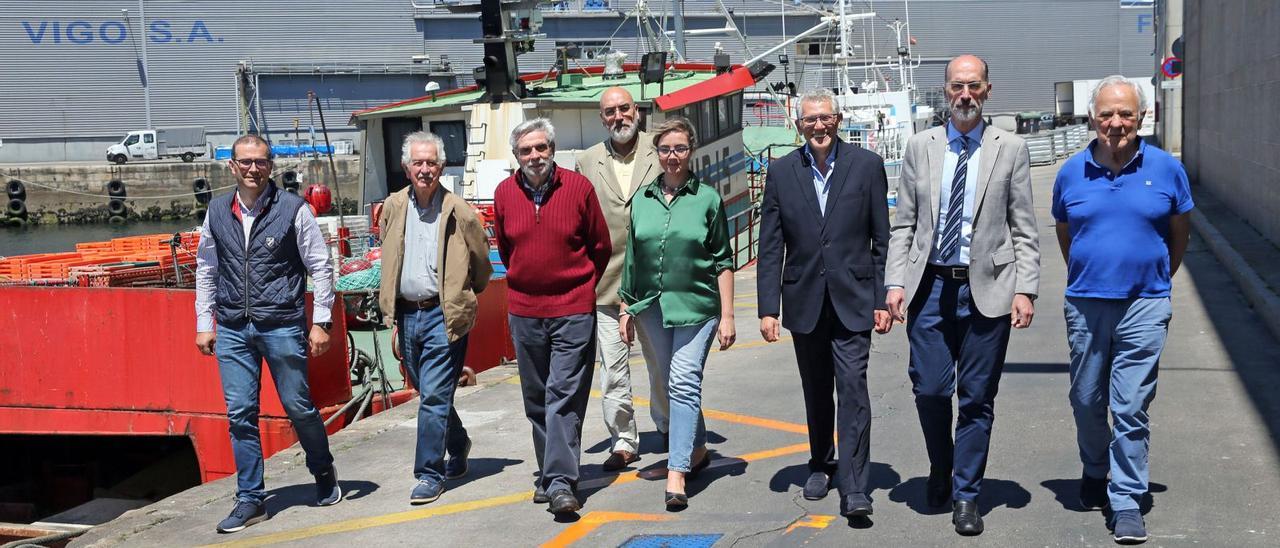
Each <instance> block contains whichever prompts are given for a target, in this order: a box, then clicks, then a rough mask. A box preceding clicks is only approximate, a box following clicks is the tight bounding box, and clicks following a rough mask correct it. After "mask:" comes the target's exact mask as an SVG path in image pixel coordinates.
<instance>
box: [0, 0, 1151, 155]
mask: <svg viewBox="0 0 1280 548" xmlns="http://www.w3.org/2000/svg"><path fill="white" fill-rule="evenodd" d="M145 1H146V16H147V21H148V28H149V32H148V33H147V35H148V38H149V42H148V57H149V68H150V71H149V73H150V77H151V98H152V113H153V123H154V125H156V126H170V125H204V126H206V127H207V128H209V130H210V132H211V133H219V132H232V131H235V129H236V124H237V112H238V111H237V93H236V76H235V75H236V66H237V64H238V63H239V62H241V61H251V62H253V63H255V65H257V64H283V63H288V64H294V65H297V64H316V65H320V66H323V65H325V64H327V63H360V64H363V65H364V68H362V69H361V75H360V76H354V75H343V76H323V77H321V76H309V77H308V76H305V75H298V74H295V75H293V76H288V77H281V76H272V77H264V82H266V83H264V86H263V94H264V97H263V98H264V110H267V111H269V112H267V118H268V124H269V127H270V128H271V129H273V130H276V129H280V130H283V129H286V127H285V126H289V127H291V126H292V120H291V119H292V118H295V117H299V116H304V117H305V116H306V114H305V109H304V108H303V107H301V106H300V104H301V103H303V102H304V101H305V90H306V89H315V90H316V91H317V93H319V94H320V95H321V96H322V97H323V98H325V100H326V103H325V105H326V109H327V110H326V114H327V116H326V121H327V122H328V123H329V124H330V126H331V128H332V127H335V126H336V127H343V126H345V125H346V121H347V120H346V118H347V114H348V113H349V112H350V110H352V109H358V108H364V107H365V106H369V105H372V104H378V103H383V102H388V101H392V100H396V99H401V98H405V97H410V96H417V95H421V91H420V90H421V89H422V88H421V83H422V82H423V81H425V78H426V76H424V75H417V76H412V77H405V76H404V75H394V74H389V75H379V74H377V72H376V71H369V69H368V65H369V64H388V65H393V66H397V67H402V68H403V67H405V66H406V65H408V64H409V61H410V57H411V56H412V55H415V54H421V53H426V54H429V55H430V56H431V58H432V61H433V63H436V64H438V62H439V60H441V58H442V57H447V59H448V60H449V62H450V65H451V69H452V70H453V71H454V72H456V73H458V75H459V77H458V81H459V83H460V84H466V83H469V82H470V79H471V78H470V73H471V68H472V67H475V66H478V65H479V64H480V57H481V52H482V48H481V47H480V46H479V45H477V44H474V43H472V40H473V39H474V38H476V37H477V36H478V35H479V29H480V26H479V23H478V21H477V19H476V17H475V15H443V14H442V15H435V14H431V13H430V12H431V11H434V10H420V9H415V8H414V7H413V6H412V5H411V3H410V1H409V0H362V1H350V0H344V1H333V0H220V1H217V2H211V1H184V0H145ZM418 2H419V4H424V3H427V2H426V0H418ZM580 3H581V2H580V1H578V2H570V3H569V5H570V6H576V5H578V4H580ZM784 3H786V4H788V6H787V7H786V14H787V16H786V18H785V20H786V21H785V25H786V28H785V30H786V33H785V34H787V35H794V34H796V33H798V32H800V31H802V30H805V29H807V28H809V27H810V26H811V25H813V24H814V23H815V22H816V18H815V17H813V16H812V15H806V14H807V13H808V12H807V7H806V6H819V5H822V4H825V5H827V6H828V7H829V6H830V5H831V4H833V2H830V1H828V2H804V5H802V6H796V5H794V4H792V3H791V2H784ZM650 4H651V9H655V10H661V9H667V8H666V7H665V6H664V4H665V3H663V2H650ZM725 4H726V6H728V7H729V8H730V9H732V10H733V11H734V19H735V22H736V24H737V26H738V27H739V29H741V30H742V31H743V32H744V33H745V34H746V35H747V45H748V47H749V48H750V49H751V50H752V51H756V52H758V51H762V50H764V49H767V48H768V47H770V46H772V45H774V44H776V43H778V41H780V40H781V37H782V36H783V35H784V32H783V18H782V17H781V11H782V10H783V7H782V6H781V5H780V4H779V3H776V2H771V1H748V0H727V1H726V2H725ZM632 5H634V2H621V1H615V2H611V8H613V9H614V10H615V11H614V12H604V13H599V12H597V13H592V14H583V13H578V12H551V11H548V12H545V20H546V23H545V26H544V28H543V31H544V32H545V33H546V34H547V35H548V38H547V40H546V41H544V42H540V43H539V44H538V48H537V50H536V51H534V52H531V53H529V54H526V55H524V56H522V57H521V58H520V66H521V69H522V70H544V69H546V68H548V67H550V66H551V65H552V63H553V62H554V42H555V41H564V40H580V41H600V40H606V39H608V38H610V37H611V36H612V37H614V39H615V42H614V44H615V46H617V47H619V48H621V49H623V50H624V51H628V52H629V53H631V55H632V57H631V60H638V58H639V53H640V51H641V49H642V48H641V47H640V44H639V39H638V38H637V32H636V26H635V24H634V19H632V20H631V21H630V22H626V21H624V20H623V18H622V17H621V15H619V13H618V11H619V10H620V11H625V10H627V9H629V8H630V7H631V6H632ZM138 6H139V2H138V1H137V0H92V1H89V0H60V1H58V2H31V1H11V0H3V1H0V28H3V29H4V32H0V52H3V58H4V60H3V62H0V97H3V101H0V139H17V138H23V137H49V138H62V137H84V136H116V135H120V134H122V133H123V132H125V131H127V130H131V129H137V128H140V127H141V126H142V125H144V120H143V118H144V117H143V98H142V91H141V86H140V82H139V77H138V72H137V69H136V65H135V59H136V57H137V54H136V53H135V52H136V51H137V50H136V48H137V44H136V40H135V39H136V38H137V35H138V33H137V32H134V31H136V29H137V28H138V13H137V11H138ZM850 6H851V7H850V10H851V11H859V12H861V11H869V10H874V11H875V12H877V14H878V16H877V18H876V19H873V20H870V21H867V22H864V23H862V24H861V28H862V29H863V30H864V31H865V35H866V38H865V44H866V45H865V47H864V48H861V49H855V50H854V52H855V55H860V54H861V53H860V52H865V51H870V50H874V52H875V54H876V56H877V57H880V58H884V57H886V56H891V55H894V35H893V33H892V32H891V31H890V30H889V28H888V27H887V26H886V25H887V23H888V22H890V21H892V20H893V19H895V18H905V11H906V10H905V8H906V7H908V5H907V4H904V2H902V1H900V0H899V1H874V2H871V1H863V2H851V3H850ZM909 8H910V21H911V24H912V27H911V35H913V36H915V37H916V38H917V40H918V42H919V43H918V44H917V45H916V46H915V47H914V53H915V55H917V56H920V57H923V58H924V59H925V62H924V64H923V65H922V66H921V67H920V69H918V70H917V71H916V74H915V79H916V83H917V86H918V87H919V88H921V89H930V88H934V87H937V86H939V85H940V83H941V80H942V66H943V64H944V62H945V59H946V58H947V57H950V56H952V55H955V54H957V53H961V52H973V53H977V54H979V55H982V56H984V57H985V58H986V59H988V60H989V61H990V64H991V67H992V81H993V83H994V86H995V87H994V92H993V96H992V98H991V101H990V103H989V110H991V111H1003V112H1009V111H1019V110H1029V109H1030V110H1051V109H1052V108H1053V105H1054V103H1053V83H1054V82H1056V81H1062V80H1072V79H1082V78H1098V77H1102V76H1105V75H1108V74H1112V73H1117V72H1122V73H1125V74H1127V75H1131V76H1145V75H1147V74H1150V73H1151V72H1152V70H1153V67H1154V65H1155V62H1156V61H1155V60H1154V59H1153V57H1152V49H1153V43H1154V38H1153V34H1152V27H1151V10H1150V9H1122V8H1121V7H1120V2H1119V0H915V1H912V2H910V3H909ZM122 9H128V10H129V17H130V19H129V23H130V24H129V25H128V27H127V30H126V25H125V22H124V19H122V17H121V10H122ZM684 9H685V13H686V17H687V19H688V21H687V23H686V28H689V29H699V28H719V27H723V26H724V20H723V19H722V18H720V17H719V16H718V15H717V13H718V12H717V11H716V9H717V8H716V2H714V1H701V0H690V1H686V2H685V3H684ZM655 15H657V16H659V17H660V16H662V15H663V14H662V13H661V11H659V12H657V13H655ZM873 35H874V36H873ZM424 37H425V40H424ZM717 42H719V43H721V44H722V45H723V46H724V48H725V49H726V50H727V51H728V52H729V53H730V54H731V56H732V59H733V60H734V62H741V61H742V60H744V59H746V58H747V57H748V55H747V54H746V51H745V50H744V48H743V47H742V45H741V44H739V42H738V41H737V39H736V38H731V37H729V36H723V35H720V36H700V37H690V38H688V45H687V51H688V56H689V58H690V59H696V60H708V59H710V58H711V55H712V53H713V52H714V46H715V44H716V43H717ZM862 42H863V40H862V39H861V38H860V39H859V43H862ZM788 53H789V54H790V56H791V59H792V64H791V65H790V66H789V67H788V70H787V71H786V72H787V74H789V75H790V77H791V79H792V80H793V81H797V82H798V83H799V84H800V85H801V87H809V86H817V85H831V83H832V82H833V79H832V77H831V74H830V73H829V72H822V71H819V70H817V67H816V66H815V65H812V64H808V65H806V64H804V62H803V60H802V59H800V58H798V56H797V55H796V51H795V50H794V49H790V50H788ZM769 60H770V61H771V62H776V60H777V56H776V55H772V56H770V59H769ZM424 70H425V69H424ZM870 77H872V78H876V77H878V78H884V79H888V80H890V81H893V82H894V83H895V85H896V80H897V74H896V72H894V73H888V72H885V73H883V74H881V75H878V76H876V75H872V76H870ZM783 78H784V74H783V70H782V67H779V68H778V69H777V70H776V71H775V72H774V73H773V74H772V75H771V76H770V81H781V80H782V79H783ZM859 78H861V76H860V77H859ZM291 94H292V95H299V97H293V96H292V95H291ZM291 110H292V111H293V112H290V111H291ZM303 123H304V124H306V123H307V120H303Z"/></svg>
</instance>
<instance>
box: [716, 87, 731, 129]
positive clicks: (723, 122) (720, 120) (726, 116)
mask: <svg viewBox="0 0 1280 548" xmlns="http://www.w3.org/2000/svg"><path fill="white" fill-rule="evenodd" d="M716 103H717V104H716V138H720V137H723V136H725V135H728V134H730V133H733V119H732V118H730V115H731V114H732V109H731V108H729V98H728V97H720V98H719V99H716Z"/></svg>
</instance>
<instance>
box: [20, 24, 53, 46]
mask: <svg viewBox="0 0 1280 548" xmlns="http://www.w3.org/2000/svg"><path fill="white" fill-rule="evenodd" d="M48 26H49V22H48V21H41V22H40V29H39V30H35V29H32V28H31V23H29V22H27V21H23V22H22V28H24V29H26V31H27V38H28V39H30V40H31V43H32V44H39V43H40V42H41V41H42V40H44V29H46V28H48Z"/></svg>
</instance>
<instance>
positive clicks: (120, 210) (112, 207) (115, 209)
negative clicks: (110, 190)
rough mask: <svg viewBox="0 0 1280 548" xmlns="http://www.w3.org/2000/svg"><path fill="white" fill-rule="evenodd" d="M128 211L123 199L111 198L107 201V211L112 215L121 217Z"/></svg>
mask: <svg viewBox="0 0 1280 548" xmlns="http://www.w3.org/2000/svg"><path fill="white" fill-rule="evenodd" d="M128 212H129V208H128V207H126V206H125V205H124V200H111V201H110V202H107V213H110V214H111V216H112V217H123V216H124V215H125V213H128Z"/></svg>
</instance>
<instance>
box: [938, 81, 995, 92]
mask: <svg viewBox="0 0 1280 548" xmlns="http://www.w3.org/2000/svg"><path fill="white" fill-rule="evenodd" d="M947 88H948V89H950V90H951V93H960V92H962V91H964V90H965V88H968V89H969V93H982V90H984V89H987V83H986V82H983V81H977V82H947Z"/></svg>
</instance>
